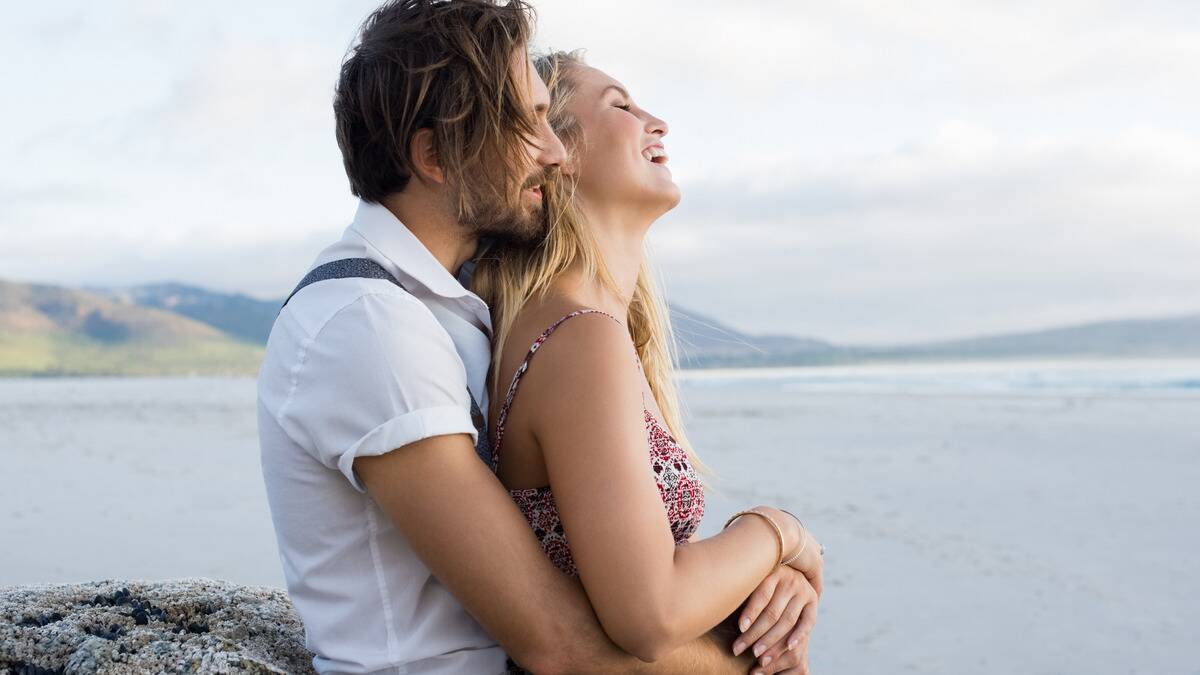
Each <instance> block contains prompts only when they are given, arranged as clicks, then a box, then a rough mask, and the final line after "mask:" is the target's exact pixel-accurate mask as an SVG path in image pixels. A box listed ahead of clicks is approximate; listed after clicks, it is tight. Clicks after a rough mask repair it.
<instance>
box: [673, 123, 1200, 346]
mask: <svg viewBox="0 0 1200 675" xmlns="http://www.w3.org/2000/svg"><path fill="white" fill-rule="evenodd" d="M1197 158H1200V142H1197V140H1196V139H1194V138H1193V137H1191V136H1187V135H1171V134H1165V133H1162V132H1157V131H1147V130H1136V129H1135V130H1129V131H1127V132H1124V133H1121V134H1119V135H1116V136H1114V137H1113V138H1111V139H1110V142H1109V143H1108V144H1106V145H1104V146H1102V147H1097V146H1092V145H1078V144H1073V143H1069V142H1059V141H1054V140H1035V141H1025V142H1021V141H1014V140H1011V139H1006V138H1004V137H1002V136H1000V135H999V134H997V133H995V132H994V131H991V130H987V129H981V128H976V127H972V126H971V125H968V124H965V123H962V122H950V123H947V124H945V125H944V126H943V127H942V128H941V129H939V130H938V131H937V132H936V133H935V134H934V135H933V136H932V137H931V138H929V139H925V140H924V141H919V142H909V143H905V144H902V145H900V146H898V147H896V148H893V149H892V150H890V151H888V152H885V153H878V154H874V155H866V156H860V157H857V158H854V159H852V160H850V161H847V162H846V163H844V164H842V165H839V166H836V167H831V166H828V165H821V164H818V165H813V166H809V165H804V164H799V163H798V164H795V165H781V166H773V167H770V168H767V169H764V170H762V171H761V172H758V173H746V174H731V175H729V176H727V177H724V178H722V179H719V180H709V181H704V182H698V183H694V184H689V185H685V186H684V200H683V203H682V205H681V206H680V207H679V208H678V209H677V210H676V212H673V213H672V214H670V215H669V216H668V217H666V218H664V219H663V221H662V222H661V223H659V224H657V225H656V228H655V231H654V232H653V234H652V237H653V239H654V242H655V251H656V254H657V255H656V257H657V259H658V260H659V261H660V262H661V263H662V264H663V265H664V267H665V269H666V270H667V277H668V279H671V280H672V281H673V284H672V288H673V289H674V292H675V293H676V299H677V300H678V301H679V302H680V303H681V304H684V305H690V306H693V307H698V308H699V307H708V306H710V305H713V306H721V307H723V308H725V313H724V316H725V317H726V318H728V319H730V320H733V321H734V322H736V323H738V324H739V325H741V326H743V327H746V328H752V329H758V330H763V331H766V330H778V329H779V328H780V327H781V326H782V327H786V328H787V329H788V330H791V331H793V332H801V333H808V334H818V335H821V336H823V337H831V338H837V339H842V340H859V341H874V342H879V341H892V340H895V339H897V338H899V337H904V338H906V339H922V338H932V337H936V336H939V335H948V334H950V335H962V334H969V333H973V332H981V331H986V330H1002V329H1005V328H1037V327H1040V326H1043V325H1046V324H1047V323H1053V322H1055V321H1067V320H1084V319H1088V318H1096V317H1097V315H1100V316H1105V315H1107V316H1119V315H1121V314H1131V315H1147V314H1150V315H1153V314H1157V313H1171V312H1188V311H1198V310H1200V266H1197V265H1195V261H1196V260H1200V222H1198V220H1197V216H1198V215H1200V194H1198V193H1196V192H1195V191H1194V190H1191V189H1189V187H1188V186H1190V185H1196V184H1200V183H1198V182H1200V160H1198V159H1197ZM753 288H769V289H770V291H769V293H760V292H757V291H753V290H751V289H753ZM738 293H741V294H743V297H742V298H740V299H739V300H737V301H734V300H733V299H732V298H730V297H729V296H731V295H736V294H738ZM848 308H854V311H847V309H848ZM1099 308H1107V309H1106V310H1099ZM864 317H866V319H865V320H864Z"/></svg>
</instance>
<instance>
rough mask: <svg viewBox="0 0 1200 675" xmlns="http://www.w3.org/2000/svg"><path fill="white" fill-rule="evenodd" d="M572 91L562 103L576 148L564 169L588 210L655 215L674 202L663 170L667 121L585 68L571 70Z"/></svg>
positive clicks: (676, 200)
mask: <svg viewBox="0 0 1200 675" xmlns="http://www.w3.org/2000/svg"><path fill="white" fill-rule="evenodd" d="M571 78H572V80H573V82H574V83H575V94H574V96H572V97H571V99H570V101H569V103H568V104H567V106H566V109H567V112H568V113H569V114H571V115H572V116H574V118H575V119H576V121H577V122H578V123H579V131H580V139H581V140H580V147H578V148H576V149H575V152H574V153H573V154H574V160H573V163H572V165H571V166H569V167H567V170H568V171H570V172H573V173H575V174H576V176H577V178H578V181H579V182H578V187H577V188H576V196H577V197H578V198H579V199H580V200H581V201H582V203H583V204H584V205H585V207H587V208H595V209H600V210H609V209H612V208H619V209H622V210H624V209H633V210H636V211H639V212H641V213H646V214H648V215H650V216H651V218H657V217H658V216H661V215H662V214H664V213H666V212H667V211H669V210H671V209H672V208H674V207H675V205H676V204H678V203H679V199H680V194H679V187H678V186H677V185H675V181H674V180H672V178H671V170H670V169H668V168H667V154H666V148H665V146H664V145H663V137H664V136H666V135H667V123H666V122H664V121H662V120H660V119H658V118H657V117H655V116H654V115H651V114H650V113H649V112H647V111H645V110H643V109H642V108H639V107H638V105H637V103H635V102H634V100H633V99H632V98H631V97H630V96H629V92H627V91H626V90H625V88H624V87H623V86H621V83H620V82H617V81H616V80H614V79H613V78H611V77H609V76H608V75H606V74H604V73H603V72H601V71H599V70H596V69H595V68H592V67H589V66H579V67H578V68H576V69H574V70H573V71H572V73H571Z"/></svg>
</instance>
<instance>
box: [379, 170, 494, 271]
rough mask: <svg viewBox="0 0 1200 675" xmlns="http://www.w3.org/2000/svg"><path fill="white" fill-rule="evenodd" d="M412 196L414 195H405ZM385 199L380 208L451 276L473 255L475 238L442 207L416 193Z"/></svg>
mask: <svg viewBox="0 0 1200 675" xmlns="http://www.w3.org/2000/svg"><path fill="white" fill-rule="evenodd" d="M408 192H414V194H408ZM408 192H406V193H402V194H394V195H389V196H387V197H385V198H384V199H383V202H382V203H383V206H384V208H386V209H387V210H388V211H391V213H392V215H393V216H396V219H397V220H399V221H400V222H401V223H404V226H405V227H407V228H408V230H409V231H410V232H412V233H413V235H414V236H415V237H416V238H417V239H418V240H419V241H420V242H421V243H422V244H424V245H425V248H427V249H429V252H430V253H432V254H433V257H434V258H436V259H437V261H438V262H439V263H441V264H442V267H445V268H446V271H447V272H449V273H450V275H451V276H457V275H458V270H459V268H460V267H462V265H463V263H465V262H466V261H468V260H470V259H471V258H472V257H473V256H474V255H475V250H476V248H477V247H478V245H479V238H478V237H476V236H475V235H473V234H471V233H470V232H469V231H468V230H467V228H465V227H463V226H462V225H461V224H460V223H459V222H458V220H457V219H456V218H454V217H453V215H452V214H450V213H448V212H447V209H446V207H445V205H444V204H442V203H440V202H438V201H437V200H436V199H432V198H431V195H427V194H426V193H421V192H417V191H408Z"/></svg>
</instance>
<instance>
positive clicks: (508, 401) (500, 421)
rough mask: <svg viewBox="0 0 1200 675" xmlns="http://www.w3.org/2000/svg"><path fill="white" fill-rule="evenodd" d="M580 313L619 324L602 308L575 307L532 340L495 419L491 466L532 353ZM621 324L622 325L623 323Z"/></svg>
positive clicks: (615, 318) (616, 319) (495, 462)
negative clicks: (598, 315)
mask: <svg viewBox="0 0 1200 675" xmlns="http://www.w3.org/2000/svg"><path fill="white" fill-rule="evenodd" d="M581 314H603V315H604V316H607V317H608V318H610V319H612V320H613V321H616V322H617V323H619V324H621V320H620V319H618V318H617V317H615V316H613V315H612V314H609V313H608V312H605V311H603V310H599V309H577V310H575V311H574V312H571V313H570V314H568V315H566V316H564V317H562V318H560V319H559V320H558V321H555V322H554V323H552V324H550V327H549V328H547V329H546V330H544V331H542V334H541V335H539V336H538V338H537V339H536V340H534V341H533V346H532V347H530V348H529V352H528V353H527V354H526V355H525V360H524V361H522V362H521V365H520V366H519V367H518V368H517V372H515V373H513V379H512V384H510V385H508V393H507V394H506V395H505V397H504V403H503V404H502V405H501V406H500V415H499V417H498V418H497V419H496V442H495V443H493V444H492V466H499V464H498V460H499V457H500V442H501V441H502V440H503V439H504V424H505V422H507V421H508V410H509V408H511V407H512V402H513V397H514V396H515V395H516V393H517V384H519V383H520V381H521V376H522V375H524V374H525V371H526V370H528V369H529V361H530V359H532V358H533V355H534V353H536V352H537V350H538V348H540V347H541V346H542V344H543V343H544V342H545V341H546V338H548V337H550V334H551V333H553V332H554V331H555V329H557V328H558V327H559V326H560V325H562V323H563V322H564V321H566V320H567V319H570V318H572V317H576V316H579V315H581ZM621 325H622V326H624V325H625V324H621ZM638 366H639V367H641V362H640V361H639V362H638ZM642 399H643V401H644V400H645V394H643V395H642Z"/></svg>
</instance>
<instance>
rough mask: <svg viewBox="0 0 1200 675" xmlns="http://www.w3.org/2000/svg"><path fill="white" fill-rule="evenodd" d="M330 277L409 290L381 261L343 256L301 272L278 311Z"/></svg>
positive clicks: (478, 448) (474, 416) (482, 440)
mask: <svg viewBox="0 0 1200 675" xmlns="http://www.w3.org/2000/svg"><path fill="white" fill-rule="evenodd" d="M330 279H383V280H385V281H390V282H392V283H393V284H396V285H397V286H399V287H400V289H401V290H403V291H404V292H406V293H407V292H409V290H408V289H407V288H405V287H404V284H402V283H400V281H399V280H398V279H396V277H394V276H392V275H391V273H389V272H388V271H387V269H385V268H384V266H383V265H380V264H379V263H377V262H375V261H374V260H371V259H369V258H343V259H341V260H334V261H333V262H327V263H325V264H323V265H317V266H316V267H314V268H313V270H312V271H311V272H309V273H308V274H306V275H304V278H303V279H301V280H300V283H299V284H296V288H295V289H294V290H292V292H291V294H289V295H288V296H287V300H284V301H283V305H281V306H280V308H279V309H280V311H282V310H283V307H286V306H287V304H288V302H290V301H291V299H292V297H293V296H295V295H296V294H297V293H299V292H300V290H301V289H302V288H304V287H306V286H310V285H312V284H315V283H318V282H321V281H328V280H330ZM467 396H468V397H470V399H471V423H472V424H474V425H475V432H476V434H477V438H478V440H477V441H476V443H475V454H476V455H478V456H479V459H481V460H482V461H483V463H484V464H487V465H488V468H490V469H491V470H492V471H495V470H496V465H495V464H493V463H492V450H491V447H490V446H489V445H488V435H487V420H486V419H484V417H483V411H482V410H481V409H480V408H479V404H478V403H476V402H475V396H474V395H473V394H472V393H471V389H470V388H469V387H468V388H467Z"/></svg>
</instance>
